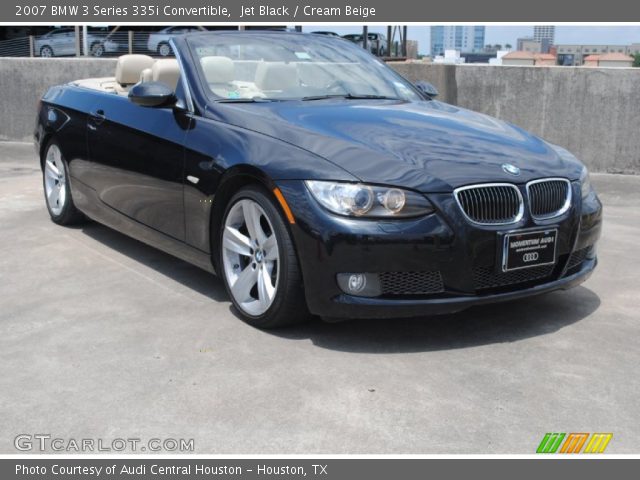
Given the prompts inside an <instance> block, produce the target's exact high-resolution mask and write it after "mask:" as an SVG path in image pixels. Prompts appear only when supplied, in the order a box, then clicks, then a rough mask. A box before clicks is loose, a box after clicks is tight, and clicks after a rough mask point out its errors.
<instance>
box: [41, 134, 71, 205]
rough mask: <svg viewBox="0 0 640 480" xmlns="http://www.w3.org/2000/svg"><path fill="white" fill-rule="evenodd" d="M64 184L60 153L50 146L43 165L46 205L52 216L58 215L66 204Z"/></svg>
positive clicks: (64, 177) (64, 178)
mask: <svg viewBox="0 0 640 480" xmlns="http://www.w3.org/2000/svg"><path fill="white" fill-rule="evenodd" d="M66 183H67V178H66V175H65V166H64V162H63V161H62V153H61V152H60V149H59V148H58V146H57V145H51V146H50V147H49V150H47V156H46V158H45V164H44V188H45V194H46V198H47V205H48V206H49V210H51V213H53V214H54V215H60V214H61V213H62V210H63V209H64V206H65V204H66V201H67V189H66Z"/></svg>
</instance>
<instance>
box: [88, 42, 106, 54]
mask: <svg viewBox="0 0 640 480" xmlns="http://www.w3.org/2000/svg"><path fill="white" fill-rule="evenodd" d="M103 54H104V45H102V44H101V43H96V44H94V45H93V46H92V47H91V55H93V56H94V57H101V56H102V55H103Z"/></svg>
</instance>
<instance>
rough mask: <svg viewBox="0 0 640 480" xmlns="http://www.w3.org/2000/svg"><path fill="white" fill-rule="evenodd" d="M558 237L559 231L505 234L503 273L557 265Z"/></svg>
mask: <svg viewBox="0 0 640 480" xmlns="http://www.w3.org/2000/svg"><path fill="white" fill-rule="evenodd" d="M557 237H558V230H557V229H551V230H537V231H535V232H530V231H529V232H513V233H507V234H505V236H504V248H503V256H502V271H504V272H507V271H509V270H519V269H521V268H530V267H539V266H540V265H551V264H554V263H556V240H557Z"/></svg>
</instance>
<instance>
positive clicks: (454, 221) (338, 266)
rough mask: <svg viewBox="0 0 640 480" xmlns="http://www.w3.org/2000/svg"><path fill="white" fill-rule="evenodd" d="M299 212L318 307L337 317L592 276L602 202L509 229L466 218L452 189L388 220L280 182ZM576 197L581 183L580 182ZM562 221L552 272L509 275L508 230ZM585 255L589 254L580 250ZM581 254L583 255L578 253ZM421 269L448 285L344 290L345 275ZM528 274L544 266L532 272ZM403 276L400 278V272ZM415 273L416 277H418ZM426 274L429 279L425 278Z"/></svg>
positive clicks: (467, 303) (482, 299) (499, 295)
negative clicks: (360, 215) (326, 202)
mask: <svg viewBox="0 0 640 480" xmlns="http://www.w3.org/2000/svg"><path fill="white" fill-rule="evenodd" d="M277 183H278V186H279V188H280V190H281V191H282V193H283V195H284V196H285V198H286V199H287V202H288V204H289V206H290V208H291V209H292V211H293V214H294V216H295V218H296V223H295V224H293V225H291V230H292V234H293V237H294V241H295V245H296V249H297V253H298V258H299V260H300V266H301V269H302V273H303V277H304V284H305V294H306V300H307V305H308V306H309V310H310V311H311V313H313V314H316V315H319V316H322V317H330V318H336V319H340V318H345V319H346V318H386V317H411V316H425V315H436V314H444V313H452V312H457V311H460V310H464V309H466V308H469V307H471V306H474V305H481V304H487V303H495V302H502V301H508V300H513V299H517V298H524V297H529V296H533V295H538V294H541V293H546V292H550V291H554V290H559V289H568V288H571V287H574V286H576V285H578V284H580V283H582V282H583V281H585V280H586V279H587V278H588V277H589V276H590V274H591V273H592V272H593V270H594V268H595V266H596V264H597V260H596V259H595V256H594V255H593V254H591V253H590V252H591V250H590V249H591V247H592V246H593V245H595V243H596V242H597V240H598V238H599V237H600V232H601V224H602V205H601V204H600V201H599V200H598V198H597V196H596V195H595V193H593V194H592V195H590V196H589V197H587V198H586V199H585V200H584V201H582V200H577V201H576V202H575V204H574V205H572V207H571V208H570V209H569V211H567V212H566V213H565V214H564V215H562V216H561V217H558V218H555V219H550V220H543V221H536V220H534V219H532V218H530V216H529V215H527V214H525V215H524V217H523V218H522V220H520V221H519V222H518V223H516V224H513V225H509V226H507V227H504V226H503V227H498V226H478V225H472V224H470V223H469V222H467V221H466V219H465V218H464V216H463V215H462V212H461V211H460V210H459V207H458V206H457V204H456V202H455V200H454V198H453V195H452V194H451V193H440V194H430V195H428V197H429V199H430V200H431V202H432V203H433V204H434V206H435V207H436V209H437V212H436V213H435V214H433V215H429V216H427V217H423V218H418V219H410V220H394V221H379V220H365V219H352V218H345V217H340V216H336V215H332V214H330V213H328V212H327V211H325V210H324V209H323V208H322V207H320V206H319V205H318V204H317V203H316V201H315V200H314V199H313V198H312V197H311V195H310V193H309V192H308V191H307V189H306V187H305V186H304V184H303V182H301V181H281V182H277ZM572 188H573V189H574V195H573V198H574V199H575V198H577V199H580V186H579V184H578V183H577V182H574V183H573V184H572ZM551 227H553V228H557V229H558V238H557V262H556V264H555V265H553V266H549V267H548V269H547V270H541V269H539V268H538V269H537V270H534V269H526V271H523V272H524V273H523V275H524V276H523V275H516V276H509V275H507V276H505V275H504V274H503V273H502V272H501V268H500V262H501V260H502V258H501V249H500V248H499V247H500V245H502V242H501V238H502V237H501V236H502V235H503V234H504V232H505V231H512V230H522V229H525V230H526V229H540V228H551ZM581 254H584V255H582V256H580V255H581ZM577 260H579V261H577ZM345 272H353V273H358V272H362V273H372V272H373V273H380V274H385V275H387V274H389V273H391V274H392V275H396V276H397V275H415V274H420V273H421V272H427V273H433V272H437V273H438V275H439V276H440V278H441V287H442V288H441V289H439V290H438V291H434V292H433V293H424V292H420V293H419V294H416V293H415V292H412V293H408V294H402V293H401V292H397V291H394V292H393V294H383V295H381V296H378V297H360V296H354V295H348V294H346V293H344V292H343V291H342V290H341V289H340V288H339V286H338V283H337V281H336V276H337V274H339V273H345ZM528 273H531V274H533V273H536V274H535V275H529V277H527V274H528ZM394 278H395V277H394ZM409 278H416V277H415V276H414V277H409ZM418 278H420V277H418Z"/></svg>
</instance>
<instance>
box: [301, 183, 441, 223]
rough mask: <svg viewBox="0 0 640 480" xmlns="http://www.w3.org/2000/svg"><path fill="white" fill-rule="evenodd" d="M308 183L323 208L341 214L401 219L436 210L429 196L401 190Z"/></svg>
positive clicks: (346, 184) (371, 186) (353, 184)
mask: <svg viewBox="0 0 640 480" xmlns="http://www.w3.org/2000/svg"><path fill="white" fill-rule="evenodd" d="M305 184H306V185H307V188H308V189H309V191H310V192H311V194H312V195H313V198H315V199H316V200H317V201H318V203H320V205H322V206H323V207H324V208H326V209H327V210H329V211H331V212H333V213H337V214H339V215H347V216H353V217H382V218H397V217H417V216H420V215H428V214H429V213H433V211H434V209H433V206H432V205H431V203H430V202H429V200H427V199H426V197H424V196H423V195H420V194H419V193H415V192H411V191H408V190H402V189H400V188H395V187H377V186H373V185H364V184H361V183H341V182H320V181H315V180H307V181H305Z"/></svg>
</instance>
